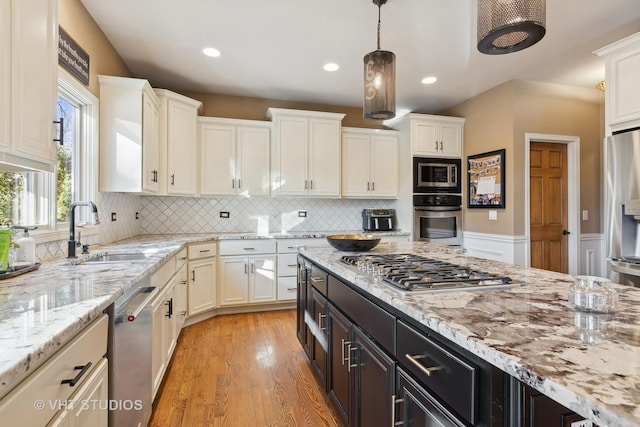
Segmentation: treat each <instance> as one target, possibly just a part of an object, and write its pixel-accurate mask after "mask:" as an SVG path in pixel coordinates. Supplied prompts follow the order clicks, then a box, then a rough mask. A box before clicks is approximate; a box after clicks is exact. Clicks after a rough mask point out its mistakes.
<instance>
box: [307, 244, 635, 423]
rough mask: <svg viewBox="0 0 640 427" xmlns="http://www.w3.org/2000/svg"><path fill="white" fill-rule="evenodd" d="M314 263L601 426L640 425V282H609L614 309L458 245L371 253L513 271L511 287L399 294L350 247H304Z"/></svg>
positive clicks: (546, 275) (558, 279)
mask: <svg viewBox="0 0 640 427" xmlns="http://www.w3.org/2000/svg"><path fill="white" fill-rule="evenodd" d="M302 252H303V253H304V254H305V255H306V256H307V257H308V258H309V259H311V260H312V261H315V262H316V263H318V264H319V265H321V266H323V267H325V268H326V269H327V270H329V271H331V272H333V273H335V274H336V275H338V276H340V277H342V278H344V279H345V280H347V281H348V282H350V283H353V284H354V285H356V286H358V287H360V288H361V289H363V290H364V291H366V292H368V293H370V294H371V295H373V296H375V297H376V298H378V299H380V300H382V301H383V302H385V303H386V304H389V305H391V306H392V307H394V308H396V309H398V310H400V311H402V312H404V313H406V314H407V315H408V316H410V317H411V318H413V319H415V320H416V321H418V322H420V323H421V324H423V325H425V326H426V327H428V328H430V329H432V330H434V331H436V332H438V333H439V334H441V335H442V336H444V337H446V338H448V339H449V340H451V341H453V342H454V343H456V344H457V345H459V346H461V347H462V348H465V349H466V350H468V351H470V352H471V353H473V354H475V355H477V356H479V357H480V358H482V359H484V360H486V361H488V362H489V363H491V364H493V365H494V366H496V367H497V368H499V369H501V370H503V371H504V372H506V373H508V374H510V375H511V376H513V377H515V378H517V379H519V380H521V381H522V382H524V383H526V384H529V385H530V386H532V387H534V388H535V389H537V390H539V391H540V392H542V393H544V394H545V395H547V396H549V397H550V398H552V399H553V400H555V401H557V402H559V403H560V404H562V405H564V406H566V407H568V408H570V409H572V410H573V411H575V412H577V413H579V414H580V415H582V416H584V417H585V418H588V419H591V420H592V421H593V422H594V423H597V424H598V425H600V426H640V381H639V379H640V289H637V288H632V287H626V286H622V285H613V286H614V287H615V288H616V290H617V291H618V295H619V306H618V310H617V312H616V313H615V314H613V315H602V314H589V313H584V312H580V311H576V310H574V309H572V308H571V307H570V306H569V304H568V302H567V292H568V288H569V285H570V284H571V283H573V277H572V276H569V275H565V274H560V273H554V272H549V271H545V270H538V269H532V268H524V267H519V266H514V265H512V264H505V263H501V262H497V261H489V260H484V259H479V258H473V257H468V256H465V255H464V254H463V252H464V251H463V250H460V249H459V248H450V247H446V246H442V245H436V244H429V243H415V242H411V243H390V244H388V245H384V246H378V247H376V248H374V249H373V250H372V251H371V252H370V253H409V252H413V253H416V254H420V255H424V256H427V257H430V258H436V259H440V260H444V261H449V262H451V263H454V264H460V265H468V266H473V267H474V268H475V269H478V270H484V271H488V272H492V273H499V274H503V275H507V276H509V277H510V278H511V279H512V280H513V281H514V282H517V283H520V284H521V286H518V287H514V288H509V289H507V290H484V291H471V292H447V293H430V294H422V295H410V296H403V295H402V294H401V293H399V292H398V291H395V290H392V289H391V288H390V287H389V285H387V284H384V283H380V281H379V280H376V279H374V278H373V276H370V275H368V274H366V273H362V272H360V271H358V270H357V268H356V267H353V266H348V265H346V264H344V263H341V262H339V259H340V257H341V256H342V255H345V254H348V253H346V252H339V251H336V250H334V249H332V248H307V249H304V250H302Z"/></svg>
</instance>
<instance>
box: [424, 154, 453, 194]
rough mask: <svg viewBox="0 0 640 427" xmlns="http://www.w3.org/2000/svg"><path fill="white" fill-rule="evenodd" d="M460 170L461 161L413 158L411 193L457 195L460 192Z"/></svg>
mask: <svg viewBox="0 0 640 427" xmlns="http://www.w3.org/2000/svg"><path fill="white" fill-rule="evenodd" d="M461 169H462V160H461V159H441V158H431V157H414V158H413V192H414V193H415V194H420V193H453V194H459V193H461V192H462V185H461V182H460V181H461V180H460V177H461V173H462V171H461Z"/></svg>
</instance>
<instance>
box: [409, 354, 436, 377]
mask: <svg viewBox="0 0 640 427" xmlns="http://www.w3.org/2000/svg"><path fill="white" fill-rule="evenodd" d="M405 356H406V357H407V359H409V362H411V363H413V364H414V365H415V366H416V368H418V369H420V370H421V371H422V372H424V373H425V375H427V376H428V377H430V376H431V374H432V373H434V372H435V371H439V370H440V369H442V367H441V366H432V367H431V368H425V367H424V366H422V364H421V363H420V362H418V360H417V359H424V358H425V357H427V355H426V354H422V355H418V356H411V355H410V354H405Z"/></svg>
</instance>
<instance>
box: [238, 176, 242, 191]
mask: <svg viewBox="0 0 640 427" xmlns="http://www.w3.org/2000/svg"><path fill="white" fill-rule="evenodd" d="M238 188H239V189H240V188H242V181H240V178H238Z"/></svg>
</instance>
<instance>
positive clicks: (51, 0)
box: [0, 0, 58, 172]
mask: <svg viewBox="0 0 640 427" xmlns="http://www.w3.org/2000/svg"><path fill="white" fill-rule="evenodd" d="M57 55H58V8H57V1H56V0H0V59H1V61H0V170H1V169H5V168H11V169H35V170H42V171H47V172H53V171H54V170H55V165H56V147H55V143H54V141H53V138H54V124H53V121H54V120H55V119H56V98H57V87H58V57H57Z"/></svg>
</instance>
